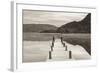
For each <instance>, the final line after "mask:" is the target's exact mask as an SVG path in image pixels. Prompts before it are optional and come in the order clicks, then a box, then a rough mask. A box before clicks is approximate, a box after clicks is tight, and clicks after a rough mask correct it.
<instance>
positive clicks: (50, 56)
mask: <svg viewBox="0 0 100 73" xmlns="http://www.w3.org/2000/svg"><path fill="white" fill-rule="evenodd" d="M49 59H52V53H51V51H49Z"/></svg>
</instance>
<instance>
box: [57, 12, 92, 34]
mask: <svg viewBox="0 0 100 73" xmlns="http://www.w3.org/2000/svg"><path fill="white" fill-rule="evenodd" d="M57 32H58V33H91V14H90V13H89V14H88V15H87V16H86V17H85V18H84V19H83V20H81V21H79V22H76V21H73V22H70V23H67V24H64V25H62V26H61V27H59V28H58V29H57Z"/></svg>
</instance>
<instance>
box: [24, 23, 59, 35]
mask: <svg viewBox="0 0 100 73" xmlns="http://www.w3.org/2000/svg"><path fill="white" fill-rule="evenodd" d="M56 29H57V27H56V26H54V25H49V24H23V32H41V33H42V32H47V31H48V30H49V32H50V31H52V30H56Z"/></svg>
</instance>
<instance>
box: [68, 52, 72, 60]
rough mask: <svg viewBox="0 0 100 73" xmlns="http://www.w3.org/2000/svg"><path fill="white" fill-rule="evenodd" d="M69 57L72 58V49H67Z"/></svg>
mask: <svg viewBox="0 0 100 73" xmlns="http://www.w3.org/2000/svg"><path fill="white" fill-rule="evenodd" d="M69 59H72V51H69Z"/></svg>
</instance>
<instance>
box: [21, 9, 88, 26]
mask: <svg viewBox="0 0 100 73" xmlns="http://www.w3.org/2000/svg"><path fill="white" fill-rule="evenodd" d="M86 15H87V13H74V12H73V13H72V12H49V11H32V10H23V24H51V25H55V26H57V27H60V26H61V25H64V24H66V23H69V22H72V21H80V20H82V19H83V18H84V17H85V16H86Z"/></svg>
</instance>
